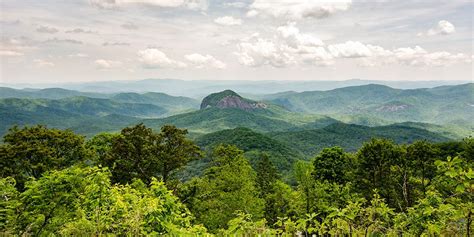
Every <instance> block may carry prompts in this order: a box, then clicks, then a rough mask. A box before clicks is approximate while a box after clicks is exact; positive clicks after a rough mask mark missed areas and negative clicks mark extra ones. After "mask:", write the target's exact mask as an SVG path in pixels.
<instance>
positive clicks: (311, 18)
mask: <svg viewBox="0 0 474 237" xmlns="http://www.w3.org/2000/svg"><path fill="white" fill-rule="evenodd" d="M0 4H1V12H0V13H1V14H0V31H1V41H0V63H1V68H0V69H1V72H0V73H1V74H0V82H3V83H45V82H48V83H51V82H80V81H99V80H103V81H107V80H138V79H145V78H176V79H186V80H199V79H212V80H347V79H352V78H360V79H370V80H472V78H473V62H472V60H473V56H472V55H473V29H472V25H473V18H472V16H473V14H474V11H473V10H474V7H473V3H472V1H469V0H466V1H456V0H450V1H446V0H442V1H436V0H421V1H404V0H397V1H386V0H385V1H375V0H360V1H357V0H352V1H351V0H332V1H330V0H326V1H320V0H68V1H64V0H41V1H38V0H31V1H26V0H1V1H0Z"/></svg>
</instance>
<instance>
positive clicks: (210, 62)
mask: <svg viewBox="0 0 474 237" xmlns="http://www.w3.org/2000/svg"><path fill="white" fill-rule="evenodd" d="M184 57H185V58H186V59H187V60H188V61H189V62H191V64H193V65H194V66H195V67H196V68H205V67H211V68H217V69H224V68H226V64H225V63H223V62H222V61H219V60H217V59H215V58H214V57H213V56H211V55H209V54H207V55H201V54H197V53H194V54H188V55H185V56H184Z"/></svg>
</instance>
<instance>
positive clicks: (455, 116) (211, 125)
mask: <svg viewBox="0 0 474 237" xmlns="http://www.w3.org/2000/svg"><path fill="white" fill-rule="evenodd" d="M472 92H473V84H472V83H471V84H463V85H455V86H442V87H435V88H431V89H410V90H402V89H394V88H390V87H387V86H382V85H365V86H352V87H345V88H340V89H334V90H329V91H310V92H301V93H298V92H286V93H278V94H271V95H261V96H260V98H261V100H252V99H248V98H245V97H243V96H241V95H239V94H237V93H236V92H234V91H232V90H224V91H222V92H218V93H212V94H210V95H208V96H206V97H205V98H204V99H203V100H202V102H201V104H199V101H197V100H195V99H192V98H188V97H178V96H170V95H167V94H164V93H156V92H148V93H143V94H139V93H135V92H126V93H91V92H81V91H74V90H66V89H61V88H49V89H41V90H26V89H23V90H17V89H12V88H0V98H2V99H0V115H1V120H0V121H1V124H0V133H4V132H6V130H7V129H8V128H9V127H11V126H13V125H14V124H18V125H27V124H37V123H42V124H47V125H50V126H53V127H58V128H71V129H73V130H75V131H78V132H81V133H84V134H87V135H93V134H95V133H97V132H102V131H117V130H119V129H120V128H122V127H123V126H127V125H131V124H134V123H138V122H143V123H145V124H146V125H148V126H151V127H153V128H159V127H160V126H162V125H164V124H174V125H176V126H178V127H182V128H187V129H188V130H189V131H190V132H191V133H192V135H193V136H196V137H197V136H199V135H201V134H206V133H211V132H218V131H221V130H225V129H234V128H237V127H245V128H249V129H252V130H254V131H255V132H259V133H275V132H297V131H310V130H311V131H312V130H317V129H324V128H325V127H327V126H328V125H333V124H341V123H348V124H356V125H362V126H370V127H380V126H388V125H393V124H401V123H402V124H403V127H404V128H406V127H410V128H413V129H415V128H416V129H419V130H424V131H429V132H434V133H436V134H440V136H442V137H443V138H460V137H463V136H467V135H470V134H472V131H473V129H472V128H473V127H474V126H473V119H472V118H473V117H474V102H473V93H472ZM199 108H200V109H199ZM321 131H324V130H321ZM412 131H415V130H412ZM373 134H376V133H373ZM369 135H370V134H369ZM407 136H408V135H407ZM426 136H428V135H426Z"/></svg>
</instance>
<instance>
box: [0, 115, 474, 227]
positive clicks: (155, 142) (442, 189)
mask: <svg viewBox="0 0 474 237" xmlns="http://www.w3.org/2000/svg"><path fill="white" fill-rule="evenodd" d="M186 133H187V131H186V130H182V129H178V128H176V127H174V126H171V125H166V126H163V127H161V129H160V130H159V131H153V130H152V129H150V128H148V127H146V126H145V125H143V124H138V125H136V126H131V127H127V128H124V129H122V130H121V132H120V133H117V134H110V133H101V134H98V135H96V136H94V137H92V138H90V139H85V138H84V137H83V136H81V135H77V134H75V133H73V132H71V131H69V130H58V129H49V128H47V127H44V126H33V127H23V128H19V127H14V128H12V129H10V130H9V132H8V133H7V134H6V135H5V136H4V143H2V144H0V165H1V167H2V170H1V173H0V175H1V179H0V232H1V234H2V235H35V236H48V235H87V236H90V235H109V234H115V235H163V234H171V235H200V234H215V235H218V236H222V235H232V234H235V235H247V236H250V235H257V234H261V235H295V234H297V233H301V234H303V235H312V234H316V235H324V236H328V235H339V236H342V235H348V236H362V235H365V236H369V235H370V236H380V235H390V236H400V235H413V236H420V235H430V236H431V235H444V236H470V235H471V234H472V232H473V230H472V228H473V224H472V219H473V215H472V210H473V209H474V204H473V203H474V202H473V200H474V183H473V181H472V180H473V178H474V171H473V168H474V139H473V138H466V139H464V140H462V141H450V142H442V143H431V142H428V141H424V140H418V141H411V142H410V143H409V144H397V143H395V142H393V141H392V140H387V139H383V138H382V139H371V140H366V141H365V142H364V143H363V144H362V146H361V147H360V148H359V149H357V150H353V152H350V153H348V152H346V151H345V150H344V149H343V148H340V147H326V148H324V149H322V150H321V151H320V152H319V153H318V154H315V155H314V157H313V158H312V159H311V160H309V161H304V160H299V161H295V162H293V166H292V171H291V172H290V176H291V177H290V178H289V179H286V180H285V181H283V180H282V175H281V174H279V171H278V169H277V168H276V167H275V165H274V164H273V161H275V159H274V158H273V157H272V156H273V155H275V154H274V153H273V154H272V151H273V149H274V152H277V153H278V152H291V149H293V147H292V148H288V147H285V146H284V145H281V146H274V144H278V143H274V142H273V140H271V139H270V138H268V137H266V136H263V135H261V134H260V135H257V134H254V133H253V132H252V131H250V130H248V129H236V130H235V131H232V133H234V134H242V136H243V137H245V136H249V138H250V139H254V138H255V139H257V140H258V139H262V145H261V147H252V146H255V145H252V143H253V142H249V143H247V144H246V143H245V142H244V140H242V141H239V140H237V141H235V140H232V139H230V140H229V139H224V135H221V136H220V138H222V143H224V144H219V139H220V138H219V134H216V139H213V138H212V137H204V138H202V140H198V141H199V142H200V143H202V144H204V143H205V144H212V146H211V145H210V146H207V147H209V149H211V148H212V151H209V150H207V151H201V149H199V147H198V146H197V145H196V144H195V143H194V142H193V141H191V140H189V139H188V138H187V137H186ZM227 141H229V143H237V144H236V145H237V146H240V148H241V149H239V147H237V146H234V145H228V144H225V143H226V142H227ZM256 142H257V143H256V144H258V141H256ZM268 142H270V143H268ZM314 145H317V144H314ZM254 148H255V149H254ZM257 148H262V150H263V151H264V152H261V151H260V150H259V149H257ZM242 149H247V151H246V152H244V151H243V150H242ZM249 150H253V151H254V153H255V154H253V155H254V158H253V163H254V164H253V165H251V163H250V162H249V157H247V155H248V151H249ZM204 157H205V158H204ZM199 159H209V162H208V163H207V164H206V165H205V167H204V171H203V172H202V174H201V175H199V176H196V177H193V178H191V179H189V180H186V181H182V180H181V179H180V171H182V170H183V169H184V168H185V167H186V166H187V165H189V163H190V162H193V160H199Z"/></svg>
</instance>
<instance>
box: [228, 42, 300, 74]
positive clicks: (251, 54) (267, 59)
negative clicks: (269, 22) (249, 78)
mask: <svg viewBox="0 0 474 237" xmlns="http://www.w3.org/2000/svg"><path fill="white" fill-rule="evenodd" d="M252 41H253V42H250V41H249V42H241V43H239V44H238V46H237V47H238V52H234V55H236V56H237V57H238V60H239V62H240V63H241V64H242V65H245V66H251V67H257V66H262V65H271V66H274V67H284V66H287V65H290V64H294V63H295V62H294V58H293V57H292V56H291V55H290V54H289V53H287V52H284V51H283V50H282V49H281V48H280V47H279V46H280V45H277V44H276V43H274V42H273V41H271V40H269V39H262V38H256V39H255V40H252Z"/></svg>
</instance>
